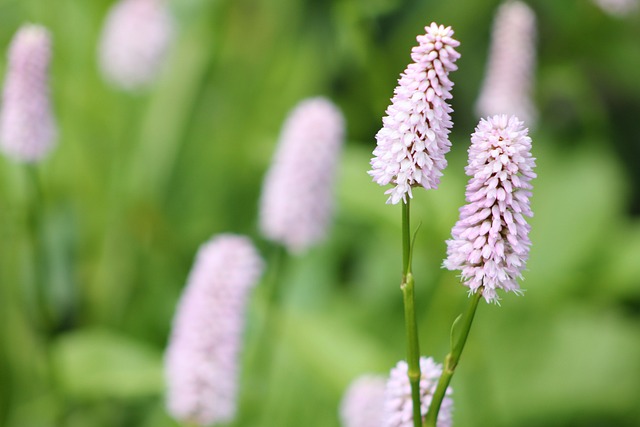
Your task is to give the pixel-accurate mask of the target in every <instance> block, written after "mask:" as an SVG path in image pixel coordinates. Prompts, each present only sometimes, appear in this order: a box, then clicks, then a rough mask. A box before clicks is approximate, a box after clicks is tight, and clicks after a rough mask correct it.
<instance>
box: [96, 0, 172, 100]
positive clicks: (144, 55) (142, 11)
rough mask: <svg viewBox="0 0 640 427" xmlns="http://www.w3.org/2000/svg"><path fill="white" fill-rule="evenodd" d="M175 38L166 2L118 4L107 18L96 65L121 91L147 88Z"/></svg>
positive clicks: (127, 1) (123, 0)
mask: <svg viewBox="0 0 640 427" xmlns="http://www.w3.org/2000/svg"><path fill="white" fill-rule="evenodd" d="M173 36H174V25H173V16H172V14H171V12H170V10H169V7H168V5H167V2H166V0H119V1H118V2H117V3H115V4H114V5H113V6H112V7H111V9H110V10H109V13H108V15H107V17H106V20H105V23H104V28H103V30H102V36H101V39H100V46H99V49H98V54H99V57H98V62H99V65H100V69H101V71H102V74H103V75H104V77H105V79H106V80H107V81H109V82H110V83H112V84H113V85H115V86H116V87H119V88H121V89H124V90H129V91H133V90H138V89H141V88H144V87H147V86H149V85H150V84H151V83H153V81H154V80H155V79H156V77H157V75H158V73H159V72H160V71H161V69H162V66H163V65H164V62H165V58H166V56H167V53H168V50H169V46H170V44H171V42H172V40H173Z"/></svg>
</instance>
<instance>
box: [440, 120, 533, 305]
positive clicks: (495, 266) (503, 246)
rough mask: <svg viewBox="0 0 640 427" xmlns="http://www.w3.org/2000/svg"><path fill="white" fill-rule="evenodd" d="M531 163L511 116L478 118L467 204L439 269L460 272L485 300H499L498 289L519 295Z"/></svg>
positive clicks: (524, 136) (524, 135) (522, 132)
mask: <svg viewBox="0 0 640 427" xmlns="http://www.w3.org/2000/svg"><path fill="white" fill-rule="evenodd" d="M534 167H535V159H534V158H533V157H532V156H531V138H529V136H528V130H527V129H526V128H525V127H524V124H523V123H522V122H521V121H519V120H518V119H517V118H516V117H515V116H511V117H507V116H506V115H501V116H493V117H489V118H487V119H482V120H480V123H479V124H478V126H477V127H476V130H475V132H474V133H473V135H471V146H470V147H469V164H468V165H467V167H466V169H465V170H466V173H467V175H469V176H470V177H471V179H470V180H469V183H468V184H467V191H466V200H467V202H468V204H466V205H465V206H463V207H462V208H460V219H459V220H458V222H457V223H456V224H455V226H454V227H453V230H452V232H451V234H452V239H451V240H448V241H447V259H445V261H444V267H446V268H448V269H449V270H461V272H462V275H461V276H462V280H463V282H464V285H465V286H468V287H469V289H470V292H471V293H475V292H478V290H480V289H481V288H482V295H483V296H484V298H485V300H486V301H487V302H498V300H499V298H498V295H497V293H496V290H497V289H503V290H505V291H511V292H515V293H520V292H521V291H520V287H519V286H518V282H517V279H518V278H521V277H522V270H523V269H524V267H525V264H526V261H527V258H528V256H529V247H530V246H531V242H530V240H529V230H530V226H529V224H528V223H527V221H526V220H525V217H531V216H532V215H533V213H532V212H531V208H530V207H529V198H530V197H531V189H532V186H531V183H530V181H531V180H532V179H533V178H535V176H536V174H535V173H534V172H533V168H534Z"/></svg>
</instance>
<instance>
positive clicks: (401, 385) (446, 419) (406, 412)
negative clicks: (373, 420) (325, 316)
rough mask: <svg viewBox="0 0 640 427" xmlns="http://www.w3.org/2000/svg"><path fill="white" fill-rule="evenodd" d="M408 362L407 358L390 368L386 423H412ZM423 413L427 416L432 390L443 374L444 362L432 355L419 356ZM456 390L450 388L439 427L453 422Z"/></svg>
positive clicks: (396, 426) (401, 426)
mask: <svg viewBox="0 0 640 427" xmlns="http://www.w3.org/2000/svg"><path fill="white" fill-rule="evenodd" d="M407 371H408V365H407V362H405V361H404V360H402V361H400V362H398V364H397V365H396V366H395V367H394V368H393V369H391V374H390V375H389V380H388V381H387V386H386V390H385V403H384V412H385V414H384V422H383V424H382V425H383V426H384V427H413V425H414V424H413V402H412V400H411V385H410V384H409V377H408V375H407ZM420 374H421V378H420V402H421V405H422V407H421V408H420V413H421V414H422V418H423V420H424V417H425V415H426V414H427V411H428V410H429V406H431V400H432V399H433V393H434V392H435V390H436V387H437V385H438V380H439V379H440V376H441V375H442V365H440V364H439V363H436V362H435V361H434V360H433V358H431V357H429V358H426V357H421V358H420ZM452 393H453V390H452V389H451V387H448V388H447V391H446V394H445V397H444V399H443V400H442V405H441V406H440V412H439V413H438V421H437V427H451V426H452V425H453V417H452V412H453V399H452V398H451V395H452Z"/></svg>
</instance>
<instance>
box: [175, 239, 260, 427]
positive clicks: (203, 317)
mask: <svg viewBox="0 0 640 427" xmlns="http://www.w3.org/2000/svg"><path fill="white" fill-rule="evenodd" d="M262 270H263V262H262V259H261V258H260V256H259V254H258V252H257V251H256V249H255V248H254V246H253V244H252V243H251V241H250V240H249V239H248V238H246V237H242V236H236V235H231V234H223V235H220V236H218V237H216V238H214V239H212V240H210V241H209V242H207V243H206V244H204V245H203V246H202V247H201V248H200V250H199V251H198V255H197V257H196V261H195V264H194V266H193V269H192V270H191V274H190V276H189V279H188V283H187V286H186V288H185V290H184V292H183V295H182V297H181V299H180V302H179V304H178V308H177V311H176V314H175V317H174V321H173V331H172V334H171V337H170V340H169V345H168V347H167V352H166V355H165V374H166V379H167V387H168V391H167V406H168V409H169V412H170V413H171V415H172V416H173V417H174V418H176V419H177V420H180V421H182V422H187V423H191V424H195V425H199V426H206V425H210V424H214V423H224V422H229V421H231V420H233V418H234V417H235V414H236V409H237V394H238V380H239V364H240V350H241V344H242V340H243V329H244V323H245V320H244V319H245V311H246V306H247V299H248V296H249V291H250V290H251V289H252V288H253V287H254V286H255V285H256V283H257V281H258V279H259V277H260V275H261V274H262Z"/></svg>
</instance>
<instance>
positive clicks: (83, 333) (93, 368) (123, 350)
mask: <svg viewBox="0 0 640 427" xmlns="http://www.w3.org/2000/svg"><path fill="white" fill-rule="evenodd" d="M53 358H54V366H55V368H56V369H57V374H58V378H59V381H60V383H61V384H60V385H61V387H62V388H63V390H64V391H65V392H66V393H67V394H68V395H69V396H72V397H75V398H82V399H87V398H89V399H91V398H106V397H110V398H122V399H129V398H139V397H146V396H152V395H157V394H160V393H162V390H163V388H164V386H163V379H162V356H161V354H160V353H159V352H157V351H156V350H155V349H153V348H151V347H149V346H147V345H145V344H143V343H141V342H138V341H135V340H133V339H131V338H128V337H126V336H123V335H119V334H117V333H115V332H111V331H108V330H100V329H90V330H80V331H78V332H73V333H70V334H67V335H64V336H62V337H60V338H59V339H58V341H57V342H56V343H55V346H54V349H53Z"/></svg>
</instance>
